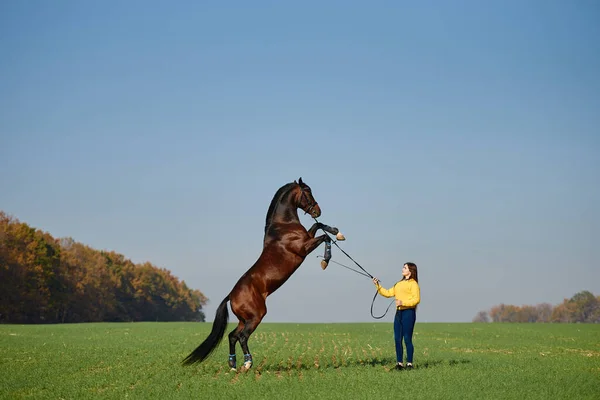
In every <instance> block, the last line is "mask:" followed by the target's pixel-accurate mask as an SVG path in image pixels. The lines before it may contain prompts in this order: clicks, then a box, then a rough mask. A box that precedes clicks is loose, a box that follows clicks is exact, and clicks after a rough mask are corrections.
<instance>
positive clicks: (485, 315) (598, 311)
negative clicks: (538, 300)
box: [473, 290, 600, 324]
mask: <svg viewBox="0 0 600 400" xmlns="http://www.w3.org/2000/svg"><path fill="white" fill-rule="evenodd" d="M473 322H588V323H596V324H597V323H600V296H594V294H592V293H591V292H589V291H587V290H584V291H581V292H579V293H576V294H575V295H574V296H573V297H571V298H570V299H564V300H563V302H562V303H561V304H558V305H555V306H553V305H551V304H549V303H542V304H537V305H535V306H528V305H525V306H513V305H510V304H500V305H497V306H494V307H492V308H491V309H490V310H489V311H480V312H479V313H477V315H476V316H475V318H473Z"/></svg>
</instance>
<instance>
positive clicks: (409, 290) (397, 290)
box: [377, 279, 421, 310]
mask: <svg viewBox="0 0 600 400" xmlns="http://www.w3.org/2000/svg"><path fill="white" fill-rule="evenodd" d="M377 292H378V293H379V294H380V295H382V296H384V297H395V298H396V300H402V305H401V306H400V307H398V309H400V310H406V309H407V308H415V307H416V306H417V304H419V303H420V302H421V289H420V288H419V284H418V283H417V281H415V280H414V279H407V280H401V281H399V282H398V283H396V284H395V285H394V286H393V287H392V288H390V289H385V288H384V287H383V286H381V285H380V284H379V283H377Z"/></svg>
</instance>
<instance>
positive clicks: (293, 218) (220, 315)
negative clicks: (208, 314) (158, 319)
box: [183, 178, 343, 370]
mask: <svg viewBox="0 0 600 400" xmlns="http://www.w3.org/2000/svg"><path fill="white" fill-rule="evenodd" d="M298 209H301V210H303V211H304V212H305V213H307V214H310V215H311V216H312V217H313V218H317V217H319V216H320V215H321V208H320V207H319V204H318V203H317V201H316V200H315V198H314V197H313V195H312V192H311V189H310V187H308V185H306V184H305V183H304V182H302V178H300V179H299V180H298V182H296V181H294V182H292V183H288V184H287V185H284V186H282V187H281V188H280V189H279V190H278V191H277V192H276V193H275V196H274V197H273V200H272V201H271V205H270V206H269V210H268V211H267V221H266V224H265V238H264V243H263V250H262V253H261V254H260V256H259V257H258V260H257V261H256V262H255V263H254V265H253V266H252V267H250V269H249V270H248V271H246V273H245V274H244V275H242V277H241V278H240V279H239V280H238V281H237V283H236V284H235V286H234V287H233V289H232V290H231V292H229V294H228V295H227V296H226V297H225V298H224V299H223V301H222V302H221V304H220V305H219V307H218V308H217V312H216V315H215V320H214V322H213V326H212V330H211V332H210V334H209V335H208V337H207V338H206V339H205V340H204V342H202V343H201V344H200V346H198V347H197V348H196V349H195V350H194V351H193V352H192V353H190V355H188V356H187V357H186V358H185V359H184V360H183V364H184V365H190V364H194V363H197V362H201V361H203V360H204V359H206V358H207V357H208V356H209V355H210V354H211V353H212V351H213V350H214V349H215V348H216V347H217V346H218V345H219V343H220V342H221V339H222V338H223V335H224V334H225V329H226V328H227V322H228V320H229V312H228V311H227V302H231V310H232V311H233V313H234V314H235V315H236V317H237V318H238V320H239V323H238V325H237V327H236V328H235V329H234V330H233V331H231V332H230V333H229V367H231V369H232V370H235V369H236V357H235V346H236V343H237V342H238V341H239V342H240V345H241V347H242V350H243V351H244V366H243V368H244V369H245V370H247V369H249V368H250V367H251V366H252V355H251V354H250V350H249V349H248V338H249V337H250V335H251V334H252V332H254V330H255V329H256V327H257V326H258V324H260V322H261V321H262V319H263V318H264V316H265V314H266V313H267V306H266V299H267V296H269V295H270V294H271V293H273V292H274V291H276V290H277V289H278V288H279V287H280V286H281V285H283V284H284V283H285V281H287V280H288V278H289V277H290V276H291V275H292V274H293V273H294V272H295V271H296V270H297V269H298V267H300V265H301V264H302V262H303V261H304V259H305V258H306V256H307V255H309V254H310V253H311V252H312V251H313V250H314V249H316V248H317V247H318V246H319V245H320V244H321V243H323V242H327V243H330V242H331V239H330V238H329V236H327V235H326V234H323V235H321V236H317V237H315V233H316V232H317V230H319V229H322V230H324V231H326V232H329V233H331V234H333V235H337V234H338V233H339V230H338V229H337V228H332V227H330V226H327V225H325V224H321V223H320V222H317V223H315V224H313V226H312V227H311V228H310V229H309V230H306V228H305V227H304V226H303V225H302V224H301V223H300V219H299V218H298ZM338 238H339V239H341V240H342V238H343V236H339V237H338ZM329 248H330V247H329ZM328 258H331V253H330V252H329V254H328V252H327V251H326V252H325V261H329V259H328ZM325 265H326V263H325ZM323 268H324V267H323Z"/></svg>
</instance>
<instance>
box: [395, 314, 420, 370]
mask: <svg viewBox="0 0 600 400" xmlns="http://www.w3.org/2000/svg"><path fill="white" fill-rule="evenodd" d="M416 320H417V314H416V312H415V309H414V308H409V309H407V310H396V316H395V317H394V340H395V342H396V361H397V362H402V356H403V352H402V339H404V344H405V345H406V362H409V363H412V362H413V354H414V352H415V348H414V346H413V343H412V336H413V330H414V328H415V321H416Z"/></svg>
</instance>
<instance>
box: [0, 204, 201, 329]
mask: <svg viewBox="0 0 600 400" xmlns="http://www.w3.org/2000/svg"><path fill="white" fill-rule="evenodd" d="M206 302H207V298H206V297H205V296H204V295H203V294H202V293H201V292H200V291H198V290H191V289H189V288H188V287H187V286H186V284H185V282H182V281H180V280H179V279H177V278H176V277H174V276H173V275H172V274H171V272H170V271H168V270H166V269H160V268H157V267H155V266H154V265H152V264H150V263H144V264H141V265H136V264H134V263H132V262H131V261H130V260H128V259H126V258H125V257H124V256H123V255H122V254H118V253H115V252H106V251H98V250H95V249H93V248H91V247H89V246H85V245H83V244H81V243H77V242H75V241H74V240H73V239H72V238H61V239H54V238H53V237H52V236H51V235H50V234H48V233H45V232H42V231H40V230H36V229H34V228H31V227H29V226H28V225H27V224H24V223H21V222H19V221H18V220H16V219H14V218H12V217H10V216H8V215H7V214H6V213H4V212H1V211H0V322H9V323H54V322H89V321H142V320H146V321H150V320H151V321H156V320H158V321H204V319H205V316H204V313H203V312H202V306H203V305H205V304H206Z"/></svg>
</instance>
